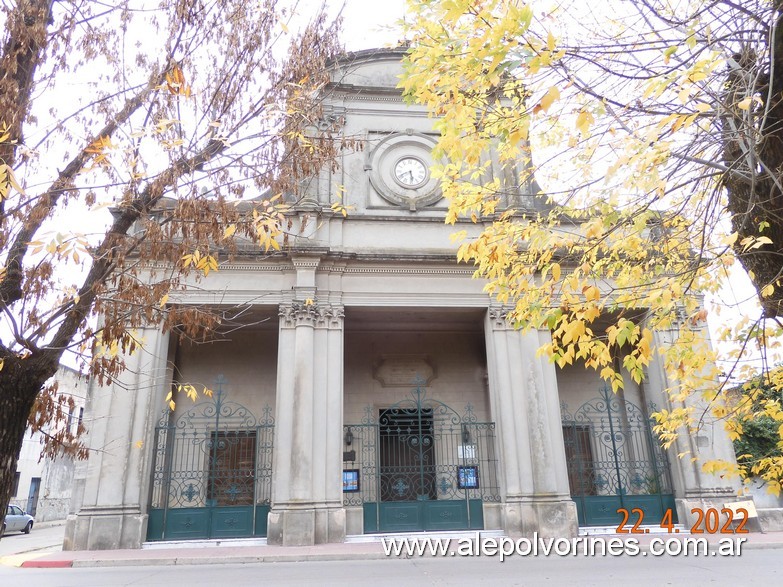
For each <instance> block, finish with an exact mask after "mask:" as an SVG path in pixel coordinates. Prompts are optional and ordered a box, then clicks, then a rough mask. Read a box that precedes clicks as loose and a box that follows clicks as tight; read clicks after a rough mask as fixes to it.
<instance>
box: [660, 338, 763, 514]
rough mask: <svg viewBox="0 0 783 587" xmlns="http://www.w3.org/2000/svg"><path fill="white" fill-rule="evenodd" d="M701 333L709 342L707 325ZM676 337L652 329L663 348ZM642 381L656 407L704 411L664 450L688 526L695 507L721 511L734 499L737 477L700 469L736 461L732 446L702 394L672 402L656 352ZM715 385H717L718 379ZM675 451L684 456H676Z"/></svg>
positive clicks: (669, 384) (661, 363) (703, 509)
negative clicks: (692, 429)
mask: <svg viewBox="0 0 783 587" xmlns="http://www.w3.org/2000/svg"><path fill="white" fill-rule="evenodd" d="M703 334H704V339H703V341H704V344H706V345H709V344H710V342H709V338H708V334H707V332H706V329H704V332H703ZM676 340H677V331H676V330H657V331H655V332H654V333H653V342H654V344H655V346H656V347H657V348H666V347H667V346H669V345H672V344H674V343H675V342H676ZM645 383H646V385H645V393H646V396H647V399H648V401H651V402H652V403H653V404H654V405H655V406H656V407H657V408H658V409H667V410H672V409H675V408H685V407H692V408H693V409H694V410H696V413H697V414H701V413H704V417H703V418H702V425H701V427H700V429H699V430H698V431H697V432H696V433H695V434H691V433H689V432H688V431H687V430H684V429H683V430H680V435H679V437H678V438H677V440H675V442H674V444H673V445H672V446H671V448H669V450H667V451H666V456H667V458H668V460H669V465H670V467H671V473H672V483H673V484H674V495H675V503H676V505H677V516H678V519H679V522H680V523H681V524H684V525H686V527H688V528H690V527H691V526H692V525H693V524H694V523H695V522H696V515H695V514H693V513H691V510H693V509H694V508H699V509H701V510H702V511H705V510H706V509H707V508H711V507H714V508H717V509H718V511H720V509H721V508H722V507H724V504H725V503H727V502H732V501H736V500H737V495H738V492H739V490H740V487H741V484H740V481H739V479H736V478H734V479H731V478H728V477H727V476H722V475H714V474H708V473H704V472H703V471H702V469H701V468H702V465H703V464H704V463H705V462H706V461H711V460H723V461H729V462H735V460H736V455H735V454H734V446H733V444H732V442H731V440H730V439H729V436H728V434H727V433H726V431H725V429H724V428H723V423H722V422H721V421H720V420H716V419H715V418H714V417H713V416H712V415H711V414H710V413H709V406H708V405H707V404H706V402H704V401H703V400H702V398H701V397H693V396H692V397H689V398H688V399H686V400H685V401H684V402H681V401H677V402H674V401H673V400H672V399H671V398H670V397H669V395H668V393H667V392H666V390H667V389H669V388H670V387H671V386H672V385H673V383H674V382H672V381H670V380H669V378H668V376H667V375H666V371H665V370H664V365H663V361H662V360H661V357H660V355H659V354H657V353H655V354H654V356H653V360H652V361H651V363H650V366H649V368H648V377H647V381H646V382H645ZM705 385H709V382H708V381H705ZM714 385H716V386H717V385H718V383H717V381H716V382H715V383H714ZM677 455H683V457H682V458H678V456H677ZM694 459H695V460H694ZM742 499H749V498H747V497H743V498H742Z"/></svg>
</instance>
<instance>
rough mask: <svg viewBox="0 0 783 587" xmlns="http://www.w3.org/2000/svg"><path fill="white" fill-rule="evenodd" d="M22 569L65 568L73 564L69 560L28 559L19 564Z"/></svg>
mask: <svg viewBox="0 0 783 587" xmlns="http://www.w3.org/2000/svg"><path fill="white" fill-rule="evenodd" d="M19 566H20V567H21V568H23V569H66V568H70V567H72V566H73V561H71V560H56V561H42V560H29V561H24V562H23V563H22V564H21V565H19Z"/></svg>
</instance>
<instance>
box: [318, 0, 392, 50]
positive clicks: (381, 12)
mask: <svg viewBox="0 0 783 587" xmlns="http://www.w3.org/2000/svg"><path fill="white" fill-rule="evenodd" d="M327 4H328V5H330V6H332V5H333V6H334V7H335V10H337V9H339V8H338V7H339V6H340V2H338V1H335V0H327ZM404 14H405V2H404V0H382V1H380V2H378V1H372V2H368V1H367V0H345V7H344V9H343V19H344V20H343V40H344V42H345V47H346V49H348V50H349V51H359V50H361V49H373V48H375V47H385V46H387V45H396V44H397V41H398V40H399V38H400V35H399V33H397V32H395V31H394V30H393V29H394V27H395V23H396V22H398V21H400V20H402V18H403V15H404Z"/></svg>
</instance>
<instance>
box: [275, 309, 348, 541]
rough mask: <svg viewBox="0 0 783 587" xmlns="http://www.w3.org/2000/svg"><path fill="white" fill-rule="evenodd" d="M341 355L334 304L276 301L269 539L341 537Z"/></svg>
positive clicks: (340, 330)
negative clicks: (277, 346)
mask: <svg viewBox="0 0 783 587" xmlns="http://www.w3.org/2000/svg"><path fill="white" fill-rule="evenodd" d="M342 357H343V309H342V307H341V306H339V305H332V304H321V303H318V302H316V301H313V300H312V299H308V300H307V301H305V302H293V303H291V304H286V305H283V306H281V309H280V349H279V355H278V379H277V398H278V399H277V420H276V421H277V424H276V426H275V448H274V459H273V463H274V476H275V481H274V491H273V494H272V508H271V511H270V513H269V529H268V535H267V536H268V541H269V543H270V544H282V545H285V546H301V545H311V544H320V543H326V542H343V541H344V540H345V510H344V508H343V506H342V476H341V473H342V461H341V456H342V455H341V453H340V450H341V446H342V412H343V410H342V402H343V399H342V397H343V395H342V387H343V373H342V370H343V361H342Z"/></svg>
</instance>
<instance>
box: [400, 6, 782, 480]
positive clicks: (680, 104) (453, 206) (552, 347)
mask: <svg viewBox="0 0 783 587" xmlns="http://www.w3.org/2000/svg"><path fill="white" fill-rule="evenodd" d="M409 7H410V8H411V13H412V17H410V18H408V20H407V35H408V38H409V39H410V43H411V46H410V51H409V55H408V58H407V65H406V73H405V75H404V77H403V80H402V82H401V86H402V87H403V88H404V90H405V91H406V92H407V95H408V96H409V97H410V99H412V100H415V101H418V102H420V103H422V104H424V105H426V106H427V107H428V108H429V110H430V112H431V113H432V114H433V115H434V116H437V117H439V118H438V122H437V123H436V124H437V128H438V129H439V131H440V133H441V137H440V141H439V144H438V146H437V149H436V155H437V157H439V158H440V159H441V163H439V164H438V165H437V168H436V170H435V172H436V173H437V174H438V175H439V176H440V177H441V179H442V185H443V191H444V194H445V196H446V197H447V198H449V200H450V209H449V213H448V221H449V222H453V223H456V222H458V221H460V219H464V218H467V219H469V220H472V221H473V222H480V223H484V230H483V233H482V234H481V236H479V237H478V238H475V239H472V240H468V239H466V238H465V234H466V233H465V232H461V231H460V232H457V238H458V239H460V240H461V245H460V248H459V258H460V259H461V260H464V261H467V262H471V263H474V264H475V265H476V266H477V271H476V274H477V276H480V277H483V278H486V279H488V285H487V290H488V291H489V292H490V293H491V294H493V295H494V296H496V297H497V299H498V300H499V301H500V302H502V303H503V304H505V305H506V306H507V307H508V310H509V312H508V316H509V319H510V320H511V321H513V322H514V323H515V324H516V325H517V326H518V327H520V328H543V329H548V330H550V331H551V333H552V340H551V344H548V345H547V346H546V347H544V348H543V349H542V352H544V353H547V354H548V355H549V356H550V357H551V358H552V360H553V361H555V362H556V363H557V364H558V365H560V366H564V365H567V364H573V363H583V364H585V365H586V366H587V367H589V368H593V369H596V370H597V371H598V372H599V373H600V375H601V377H603V378H604V379H605V380H606V381H607V382H609V383H610V384H611V385H612V387H613V389H615V390H618V389H619V388H621V387H622V386H623V378H622V371H623V370H624V371H625V372H627V373H628V374H630V376H631V377H632V378H633V379H634V380H635V381H637V382H639V381H642V379H643V378H644V376H645V371H646V370H647V369H649V368H650V365H651V364H652V363H653V362H654V361H660V363H661V364H662V365H663V369H664V371H665V374H666V381H667V384H668V393H669V398H670V402H669V406H668V407H667V408H665V409H663V410H661V411H660V412H659V413H657V414H656V415H655V417H656V419H657V421H658V426H657V432H658V433H659V435H660V437H661V439H662V440H663V442H664V443H665V444H666V445H671V444H672V443H673V442H674V440H675V438H676V437H677V435H678V434H679V433H681V432H682V431H683V430H689V431H693V430H694V429H695V428H697V427H698V426H700V425H701V424H702V423H703V422H704V420H705V418H707V419H712V420H721V421H723V422H724V423H725V425H726V428H727V430H728V432H729V435H730V436H731V437H732V438H733V439H737V438H739V436H740V434H741V433H742V429H743V423H744V422H746V421H748V420H750V419H753V418H754V417H755V416H754V415H755V414H757V413H758V412H759V411H762V412H764V413H765V414H766V415H767V417H769V418H770V419H772V420H773V421H774V422H777V423H778V428H779V429H778V430H777V434H778V437H779V438H778V440H777V442H778V447H783V412H782V411H781V402H780V390H781V389H783V388H781V387H780V386H779V385H777V382H776V381H777V380H776V378H774V377H771V376H769V375H768V372H769V369H770V366H769V364H768V363H769V362H770V361H766V359H767V357H768V353H770V352H771V351H772V350H773V349H774V348H775V347H776V346H777V344H778V343H777V340H778V338H779V336H780V334H781V326H783V323H782V322H781V314H782V313H783V312H782V311H781V300H783V100H781V96H783V94H782V93H781V90H783V61H781V60H783V30H781V28H782V27H781V24H783V22H781V18H783V11H782V9H783V2H780V1H779V0H751V1H747V2H733V1H731V0H709V1H707V0H683V1H680V2H668V1H664V0H632V1H619V0H618V1H612V0H610V1H608V2H600V3H596V4H594V5H593V4H590V3H586V4H584V3H555V2H534V1H530V2H525V1H522V0H448V1H442V2H432V1H430V0H410V1H409ZM490 147H492V148H494V149H495V150H496V152H497V153H498V155H497V161H496V162H494V165H495V167H497V166H500V167H505V168H506V169H508V170H509V171H511V172H514V173H518V174H519V178H518V181H517V185H518V186H521V185H522V184H523V183H525V182H527V184H528V185H529V184H530V177H525V175H526V174H527V175H529V174H530V173H535V178H536V180H537V181H538V183H539V184H540V185H541V186H543V187H542V192H543V194H545V195H546V196H547V197H548V198H549V202H550V208H549V212H548V213H533V212H531V211H530V210H525V209H520V208H514V207H512V208H501V207H500V202H501V201H504V200H503V199H504V197H505V196H506V195H507V194H505V193H504V191H509V190H511V191H513V190H514V189H515V188H514V186H511V187H505V186H504V184H503V183H502V182H501V181H500V179H499V178H498V177H497V176H496V174H493V161H492V160H491V159H490V158H488V157H487V156H486V153H487V152H489V150H490ZM742 270H744V271H745V272H746V273H747V275H748V276H749V278H750V281H751V282H752V284H753V287H754V288H755V291H756V294H757V301H758V304H759V306H760V311H759V312H758V314H757V315H756V316H751V317H748V318H746V319H742V320H740V319H735V318H734V316H735V314H733V313H732V312H731V308H726V307H721V305H720V304H719V303H710V304H709V305H705V302H704V300H705V296H707V297H708V298H710V299H712V298H714V297H715V296H717V294H718V293H719V292H720V290H721V287H722V286H723V285H724V284H725V283H726V280H727V278H728V277H729V275H730V274H732V272H738V271H742ZM708 312H710V313H712V314H713V315H717V316H718V319H717V322H721V321H722V322H723V325H722V327H721V329H720V332H719V333H718V341H719V342H721V343H723V342H732V343H734V344H733V347H732V348H733V350H732V351H731V356H730V357H729V358H730V359H731V362H730V364H729V365H728V367H724V368H726V369H727V370H728V373H727V374H728V375H729V377H730V378H731V379H733V380H740V381H751V380H755V381H759V380H763V381H767V382H769V383H770V384H773V385H775V386H776V387H775V389H776V390H777V392H778V393H777V399H771V400H769V401H764V402H759V401H757V399H758V395H759V391H758V385H749V386H746V387H745V391H746V394H747V401H733V402H730V403H727V402H726V401H725V399H726V398H725V397H724V391H725V389H726V387H727V386H726V385H725V383H724V382H725V380H726V377H725V376H724V377H721V373H720V371H719V368H718V363H717V357H716V356H715V354H714V351H713V350H712V349H711V347H710V345H709V341H708V336H707V335H706V319H707V317H708V315H709V314H708ZM752 357H760V361H750V360H748V359H749V358H752ZM759 363H761V366H760V367H759ZM724 365H725V363H724ZM759 369H760V371H761V375H760V377H761V379H754V378H756V377H758V376H759ZM724 375H725V374H724ZM683 456H684V455H683ZM689 456H690V457H694V455H689ZM703 468H704V469H705V470H707V471H710V472H730V473H738V472H739V473H741V474H745V475H748V474H754V475H761V476H763V477H764V478H765V479H766V480H767V481H768V485H769V488H770V490H771V491H773V492H779V490H780V483H781V480H783V460H782V459H781V457H780V456H779V453H777V454H775V453H770V454H768V455H764V456H759V457H758V458H755V459H751V460H744V461H743V462H742V465H741V466H740V468H739V469H737V468H736V466H735V465H733V464H732V463H726V462H706V463H703Z"/></svg>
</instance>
